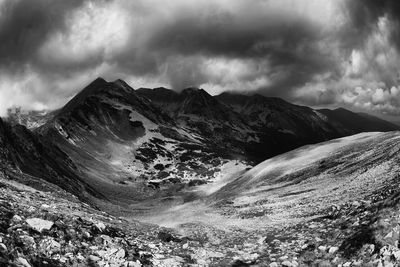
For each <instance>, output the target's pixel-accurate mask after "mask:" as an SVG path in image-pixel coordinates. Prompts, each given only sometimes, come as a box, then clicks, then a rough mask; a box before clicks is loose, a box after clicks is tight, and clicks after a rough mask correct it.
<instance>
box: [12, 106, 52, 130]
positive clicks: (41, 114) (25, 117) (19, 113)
mask: <svg viewBox="0 0 400 267" xmlns="http://www.w3.org/2000/svg"><path fill="white" fill-rule="evenodd" d="M56 112H57V111H48V110H43V111H33V110H30V111H26V110H22V109H21V108H20V107H14V108H9V109H8V110H7V117H6V121H7V122H9V123H11V124H14V125H15V124H21V125H25V126H26V127H27V128H28V129H36V128H39V127H40V126H42V125H44V124H45V123H46V122H47V121H49V120H50V119H51V118H52V117H53V116H54V114H55V113H56Z"/></svg>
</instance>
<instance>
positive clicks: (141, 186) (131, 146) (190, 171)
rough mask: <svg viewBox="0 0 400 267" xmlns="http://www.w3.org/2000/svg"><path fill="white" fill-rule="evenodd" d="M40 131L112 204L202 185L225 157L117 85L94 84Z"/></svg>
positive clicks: (192, 133)
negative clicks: (59, 148) (56, 145)
mask: <svg viewBox="0 0 400 267" xmlns="http://www.w3.org/2000/svg"><path fill="white" fill-rule="evenodd" d="M38 132H40V133H41V134H42V135H44V136H45V137H46V138H48V139H50V140H52V141H53V142H54V143H57V144H58V146H60V147H61V148H62V150H63V151H65V152H66V153H67V154H68V155H69V156H70V157H71V158H72V160H73V162H74V163H75V164H76V165H77V167H78V170H79V172H80V173H82V174H83V175H82V176H81V179H82V180H83V181H85V183H88V184H90V185H91V186H93V187H94V188H95V189H96V190H97V191H98V192H100V193H101V194H103V195H106V196H107V198H108V199H109V200H111V201H112V202H122V203H130V202H132V201H141V200H144V199H148V198H153V197H157V198H158V197H163V196H164V195H165V194H170V195H171V194H173V193H172V192H174V191H176V190H179V189H180V188H182V187H185V186H191V185H195V184H198V183H205V182H207V181H208V180H210V179H212V178H213V177H214V175H216V174H217V173H218V172H219V170H220V169H219V168H220V167H221V166H222V165H223V164H225V163H226V162H227V160H228V158H229V157H228V156H226V157H225V158H226V159H224V158H222V155H224V154H226V155H228V154H229V152H227V153H225V152H223V151H219V150H218V148H214V147H212V146H211V145H210V144H208V143H207V142H201V141H202V140H203V137H202V136H200V135H198V134H197V133H196V132H193V131H191V129H186V128H184V127H178V125H177V123H176V122H175V120H174V119H173V118H171V117H170V116H169V115H168V114H167V112H164V111H163V110H161V109H160V108H158V107H157V106H155V105H153V104H152V103H151V102H150V101H149V100H148V99H147V98H144V97H141V96H140V95H138V94H137V93H136V92H135V90H133V89H132V88H131V87H130V86H128V85H127V84H126V83H125V82H123V81H121V80H117V81H115V82H106V81H105V80H103V79H101V78H99V79H97V80H95V81H94V82H92V83H91V84H89V85H88V86H87V87H85V88H84V89H83V90H82V91H81V92H80V93H79V94H77V95H76V96H75V97H74V98H73V99H72V100H71V101H70V102H68V103H67V104H66V105H65V106H64V107H63V108H61V109H60V111H59V112H58V113H57V114H56V115H55V116H54V118H53V119H52V120H51V121H49V122H48V123H47V124H45V125H44V126H42V127H41V128H39V129H38Z"/></svg>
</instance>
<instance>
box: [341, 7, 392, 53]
mask: <svg viewBox="0 0 400 267" xmlns="http://www.w3.org/2000/svg"><path fill="white" fill-rule="evenodd" d="M343 11H344V12H345V13H347V16H348V17H349V19H350V22H351V24H350V25H349V27H347V28H346V29H345V31H344V33H345V36H341V37H342V38H343V43H346V44H347V45H349V46H351V47H354V46H359V45H362V42H363V41H364V40H365V38H367V37H368V36H369V34H370V33H371V32H372V31H374V29H375V27H376V24H377V23H378V20H379V19H380V18H382V17H383V16H387V17H388V19H389V20H390V23H391V26H392V27H391V29H390V38H391V41H392V42H393V44H394V45H395V46H396V47H397V48H398V49H400V27H399V26H400V2H399V1H397V0H353V1H346V2H345V5H344V9H343Z"/></svg>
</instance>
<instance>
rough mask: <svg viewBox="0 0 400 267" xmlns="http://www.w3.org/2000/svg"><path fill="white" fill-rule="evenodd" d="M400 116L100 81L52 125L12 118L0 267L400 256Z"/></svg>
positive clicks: (5, 134) (0, 219) (1, 136)
mask: <svg viewBox="0 0 400 267" xmlns="http://www.w3.org/2000/svg"><path fill="white" fill-rule="evenodd" d="M395 129H397V128H393V126H392V125H391V124H390V123H386V122H384V121H382V120H380V119H377V118H375V117H371V116H369V115H365V114H356V113H353V112H351V111H347V110H341V109H339V110H333V111H331V110H322V111H320V110H314V109H311V108H308V107H303V106H298V105H293V104H291V103H288V102H286V101H284V100H282V99H279V98H268V97H263V96H260V95H254V96H241V95H233V94H227V93H225V94H222V95H219V96H211V95H209V94H208V93H207V92H205V91H204V90H201V89H197V88H188V89H186V90H183V91H182V92H180V93H177V92H174V91H171V90H168V89H165V88H157V89H154V90H151V89H138V90H134V89H133V88H132V87H130V86H129V85H128V84H126V83H125V82H124V81H122V80H116V81H113V82H107V81H105V80H104V79H102V78H98V79H96V80H95V81H93V82H92V83H90V84H89V85H88V86H86V87H85V88H84V89H83V90H82V91H81V92H79V93H78V94H77V95H76V96H75V97H74V98H73V99H71V100H70V101H69V102H68V103H67V104H66V105H65V106H64V107H62V108H61V109H59V110H57V111H55V112H53V113H51V114H50V115H49V116H46V119H45V123H44V124H43V125H41V126H40V127H37V128H35V129H33V130H29V129H27V128H26V127H25V126H22V125H18V124H17V123H15V122H13V123H10V122H7V121H4V120H0V155H1V157H0V170H1V172H0V195H1V197H0V265H1V266H3V265H4V266H103V265H104V266H105V265H110V266H152V265H153V266H190V265H195V266H196V265H199V266H251V265H255V266H257V265H258V266H264V265H266V266H268V265H269V266H309V265H315V266H331V265H341V266H351V265H355V266H357V265H358V266H373V265H374V264H375V265H377V264H378V261H379V262H380V263H381V264H382V265H383V266H393V265H394V266H396V264H397V265H398V264H399V263H400V257H399V255H400V250H399V249H398V236H399V234H400V232H399V228H398V224H399V223H400V221H399V219H398V218H400V214H399V205H398V203H399V195H400V191H399V188H400V187H399V185H398V178H399V173H400V168H399V167H398V166H399V164H398V162H399V159H398V150H399V149H400V148H399V142H398V140H399V132H395V131H393V132H388V133H382V132H376V131H390V130H395ZM367 130H371V131H374V132H369V133H360V134H357V135H352V136H348V137H342V136H344V135H347V134H353V133H358V132H363V131H367ZM336 137H342V138H339V139H334V138H336ZM332 139H334V140H332ZM321 141H322V143H318V144H315V143H317V142H321ZM324 141H325V142H324ZM303 145H306V146H303ZM294 148H296V149H295V150H292V151H289V150H291V149H294ZM285 152H286V153H285ZM278 154H279V155H278ZM255 162H256V163H257V164H254V163H255ZM84 202H85V203H88V204H90V205H87V204H84ZM137 220H139V221H140V222H138V221H137ZM390 264H392V265H390Z"/></svg>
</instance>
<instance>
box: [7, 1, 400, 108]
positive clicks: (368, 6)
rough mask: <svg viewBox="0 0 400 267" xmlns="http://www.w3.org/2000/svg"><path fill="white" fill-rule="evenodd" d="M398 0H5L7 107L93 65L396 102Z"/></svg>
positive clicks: (67, 85)
mask: <svg viewBox="0 0 400 267" xmlns="http://www.w3.org/2000/svg"><path fill="white" fill-rule="evenodd" d="M399 66H400V1H398V0H388V1H382V0H336V1H335V0H330V1H325V0H210V1H206V0H202V1H198V0H168V1H167V0H110V1H102V0H96V1H89V0H86V1H85V0H68V1H65V0H58V1H57V0H35V1H32V0H0V115H4V112H5V109H6V108H7V107H10V106H23V107H25V108H27V109H43V108H57V107H59V106H61V105H62V104H64V103H65V102H66V101H67V100H68V99H70V98H71V97H72V96H73V95H74V94H76V93H77V92H78V91H79V90H80V89H82V87H83V86H85V85H86V84H87V83H89V82H90V81H92V80H94V79H95V78H96V77H98V76H102V77H104V78H105V79H107V80H114V79H117V78H122V79H124V80H126V81H127V82H128V83H129V84H130V85H131V86H132V87H134V88H138V87H156V86H165V87H169V88H172V89H175V90H181V89H183V88H185V87H188V86H196V87H201V88H204V89H205V90H207V91H208V92H209V93H211V94H218V93H221V92H223V91H238V92H248V93H253V92H258V93H261V94H263V95H266V96H279V97H283V98H285V99H287V100H289V101H292V102H295V103H298V104H304V105H309V106H314V107H323V106H328V107H335V106H344V107H348V108H352V109H353V110H360V111H367V112H375V113H380V114H387V115H397V114H400V72H399Z"/></svg>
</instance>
